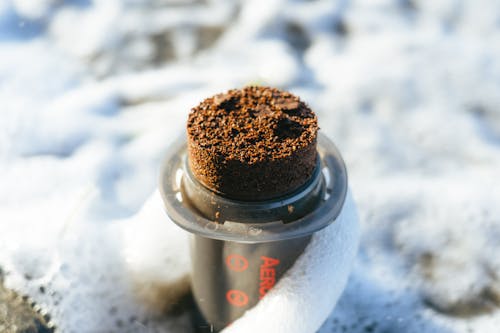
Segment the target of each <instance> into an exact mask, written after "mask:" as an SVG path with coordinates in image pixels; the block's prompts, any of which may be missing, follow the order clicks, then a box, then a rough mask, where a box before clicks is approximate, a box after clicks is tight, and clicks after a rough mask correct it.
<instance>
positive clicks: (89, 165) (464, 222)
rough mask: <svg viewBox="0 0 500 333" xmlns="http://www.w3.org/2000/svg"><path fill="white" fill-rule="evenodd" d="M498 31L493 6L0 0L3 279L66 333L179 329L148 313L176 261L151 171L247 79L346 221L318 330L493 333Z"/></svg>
mask: <svg viewBox="0 0 500 333" xmlns="http://www.w3.org/2000/svg"><path fill="white" fill-rule="evenodd" d="M498 22H500V4H499V3H498V2H496V1H488V0H446V1H429V0H377V1H373V0H350V1H348V0H334V1H326V0H315V1H298V0H289V1H285V0H279V1H278V0H272V1H269V0H268V1H246V2H241V1H225V0H210V1H176V0H174V1H167V0H135V1H131V0H130V1H121V0H94V1H85V0H66V1H51V0H43V1H41V0H40V1H26V0H16V1H14V0H12V1H10V0H7V1H3V2H0V101H1V103H2V111H1V112H0V185H1V186H0V189H1V190H0V267H2V269H3V270H4V271H5V272H6V273H7V275H6V277H5V284H6V285H7V286H8V287H10V288H14V289H16V290H18V291H20V292H21V293H22V294H26V295H29V296H30V297H32V298H33V299H34V300H35V301H37V303H38V304H39V305H40V306H41V307H42V308H44V309H46V310H48V311H49V312H50V314H51V315H52V318H53V321H54V323H56V324H57V326H58V327H59V328H60V330H61V331H62V332H71V331H75V330H71V329H70V328H71V327H77V330H76V331H78V332H99V331H119V332H148V331H155V332H180V331H188V329H187V328H186V327H187V326H186V325H187V322H188V318H187V316H186V315H185V314H184V315H180V316H175V315H164V316H162V315H160V312H161V309H163V308H164V307H165V306H166V303H165V302H167V301H165V300H169V299H170V298H168V297H176V295H175V293H173V294H172V293H171V292H172V290H177V291H178V292H179V293H181V292H182V291H183V290H185V288H187V287H186V284H187V282H186V275H187V274H188V273H189V265H188V263H187V260H188V259H187V257H186V252H187V250H185V249H184V248H183V247H184V246H185V245H186V241H185V238H184V237H185V235H183V234H182V233H181V232H180V231H179V230H177V229H176V228H175V227H174V226H172V225H171V223H169V221H168V219H167V217H166V216H165V215H164V214H163V212H161V211H160V210H161V207H160V205H159V204H158V200H157V199H158V198H157V197H156V194H155V188H156V186H157V178H158V174H157V172H158V168H159V165H160V161H161V160H162V157H163V155H164V152H165V150H166V149H167V148H168V146H169V144H170V142H172V141H173V140H174V139H175V138H176V137H177V136H178V135H179V134H180V133H181V132H182V128H183V126H184V122H185V119H186V116H187V113H188V111H189V109H190V108H191V107H192V106H194V105H195V104H196V103H197V102H198V101H200V100H201V99H202V98H204V97H206V96H209V95H211V94H214V93H217V92H220V91H223V90H225V89H229V88H233V87H240V86H243V85H245V84H249V83H258V84H268V85H273V86H278V87H280V88H284V89H288V90H290V91H292V92H295V93H297V94H298V95H299V96H301V97H302V98H303V99H304V100H305V101H306V102H308V103H309V104H310V106H311V107H312V108H313V109H314V110H315V112H316V113H317V114H318V116H319V118H320V126H321V131H322V132H323V133H325V134H327V135H328V136H329V137H330V138H331V139H333V140H334V141H335V143H336V144H337V146H338V147H339V148H340V151H341V152H342V154H343V157H344V159H345V160H346V163H347V167H348V171H349V182H350V187H351V189H352V193H353V197H354V200H355V201H356V203H357V206H358V211H359V213H360V221H361V231H362V237H361V243H360V251H359V254H358V256H357V258H356V260H355V262H354V270H353V273H352V274H351V277H350V279H349V282H348V283H347V286H346V289H345V291H344V293H343V295H342V297H341V298H340V300H339V303H338V304H337V306H336V308H335V310H334V311H333V312H331V313H330V315H329V316H328V319H327V320H326V322H325V323H324V324H323V327H322V328H321V329H320V332H346V331H349V332H355V333H356V332H410V333H411V332H426V333H433V332H439V333H442V332H444V333H455V332H456V333H461V332H486V333H488V332H492V333H493V332H497V331H498V327H499V326H500V312H499V309H498V308H499V306H500V279H499V276H500V261H499V259H498V256H497V253H499V251H500V245H499V242H498V237H499V235H500V211H499V208H498V204H497V201H498V198H500V193H499V192H500V177H499V176H500V173H499V171H498V170H500V112H499V110H498V105H500V94H499V91H500V43H499V40H500V27H499V24H498ZM155 198H156V199H155ZM163 219H165V220H163ZM144 286H151V288H147V287H146V288H145V287H144ZM41 287H43V288H41ZM41 290H44V292H41ZM163 295H167V296H165V298H162V297H161V296H163ZM168 295H170V296H168ZM335 298H336V296H335V295H332V297H331V299H330V301H332V302H333V301H334V299H335ZM270 299H271V298H270ZM269 302H271V301H269ZM330 305H332V304H330ZM321 309H324V308H321ZM255 310H256V311H254V312H249V313H248V315H249V318H250V317H251V316H252V315H254V314H255V313H257V314H258V313H259V310H258V309H257V308H256V309H255ZM255 316H257V315H255ZM252 318H253V317H252ZM313 318H316V319H314V320H317V318H319V317H314V316H313V317H311V321H307V318H301V319H300V320H302V321H304V325H307V324H308V323H309V324H311V326H307V327H313V326H314V325H313V323H312V320H313ZM244 320H245V319H242V321H241V322H240V324H238V325H241V331H244V330H245V327H243V326H244V324H243V323H244ZM236 327H237V324H236V323H235V326H234V331H236V330H237V329H236ZM247 327H251V326H250V324H249V325H248V326H247ZM300 327H302V326H300ZM304 327H305V326H304ZM231 330H233V328H231Z"/></svg>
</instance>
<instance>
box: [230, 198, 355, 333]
mask: <svg viewBox="0 0 500 333" xmlns="http://www.w3.org/2000/svg"><path fill="white" fill-rule="evenodd" d="M358 243H359V224H358V215H357V211H356V206H355V203H354V201H353V199H352V196H351V194H350V193H348V195H347V198H346V202H345V204H344V207H343V209H342V212H341V214H340V216H339V217H338V218H337V221H336V222H335V223H333V224H332V225H330V226H328V227H327V228H325V229H323V230H321V231H320V232H317V233H316V234H315V235H314V236H313V238H312V241H311V243H310V244H309V245H308V247H307V248H306V251H305V252H304V253H303V254H302V255H301V256H300V257H299V259H298V260H297V261H296V263H295V264H294V265H293V267H292V268H291V269H290V270H289V271H288V272H287V273H286V274H285V276H284V277H283V278H282V279H281V280H280V281H279V282H278V283H277V284H276V286H275V287H274V288H273V289H272V290H271V291H270V292H269V293H268V294H267V295H266V297H264V298H263V299H262V300H261V301H260V302H259V303H258V304H257V305H256V306H255V307H254V308H252V309H250V310H248V311H247V312H246V313H245V315H244V316H243V317H241V318H240V319H238V320H236V321H235V322H233V324H231V326H229V327H228V328H226V329H225V330H224V331H223V333H246V332H249V333H250V332H252V333H254V332H272V333H314V332H316V331H317V330H318V329H319V328H320V326H321V324H322V323H323V322H324V321H325V319H326V318H327V317H328V315H329V314H330V313H331V312H332V310H333V308H334V307H335V304H336V303H337V300H338V299H339V297H340V295H341V294H342V291H343V290H344V287H345V284H346V282H347V278H348V276H349V272H350V270H351V267H352V263H353V262H354V257H355V255H356V252H357V248H358Z"/></svg>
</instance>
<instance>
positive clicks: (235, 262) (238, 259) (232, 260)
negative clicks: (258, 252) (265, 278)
mask: <svg viewBox="0 0 500 333" xmlns="http://www.w3.org/2000/svg"><path fill="white" fill-rule="evenodd" d="M226 265H227V267H229V269H230V270H232V271H235V272H243V271H244V270H245V269H247V268H248V260H247V258H245V257H243V256H240V255H239V254H231V255H228V256H227V258H226Z"/></svg>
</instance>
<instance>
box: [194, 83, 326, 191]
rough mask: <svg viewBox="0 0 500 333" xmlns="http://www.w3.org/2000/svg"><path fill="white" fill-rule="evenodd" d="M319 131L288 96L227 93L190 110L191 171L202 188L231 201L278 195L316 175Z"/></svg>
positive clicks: (263, 91)
mask: <svg viewBox="0 0 500 333" xmlns="http://www.w3.org/2000/svg"><path fill="white" fill-rule="evenodd" d="M317 131H318V123H317V118H316V115H315V114H314V112H312V111H311V109H310V108H309V107H308V106H307V105H306V104H305V103H304V102H302V101H301V100H300V99H299V98H298V97H296V96H294V95H292V94H291V93H289V92H286V91H282V90H279V89H275V88H269V87H257V86H249V87H245V88H243V89H233V90H229V91H228V92H226V93H223V94H218V95H215V96H212V97H209V98H207V99H205V100H204V101H202V102H201V103H200V104H199V105H198V106H196V107H194V108H193V109H192V110H191V112H190V114H189V117H188V122H187V134H188V160H189V168H190V169H191V172H192V174H193V175H194V177H195V178H196V179H197V180H198V181H199V182H200V183H202V184H203V185H204V186H206V187H207V188H209V189H210V190H212V191H214V192H216V193H218V194H220V195H223V196H226V197H228V198H231V199H235V200H246V201H260V200H267V199H273V198H276V197H280V196H283V195H286V194H288V193H291V192H293V191H294V190H296V189H298V188H299V187H300V186H301V185H304V184H305V183H306V182H307V180H308V179H309V178H310V177H311V175H312V174H313V171H314V168H315V167H316V159H317V151H316V141H317Z"/></svg>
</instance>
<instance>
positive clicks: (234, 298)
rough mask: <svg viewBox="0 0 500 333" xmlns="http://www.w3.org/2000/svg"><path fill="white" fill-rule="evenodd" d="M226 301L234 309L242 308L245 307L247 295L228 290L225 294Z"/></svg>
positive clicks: (239, 291)
mask: <svg viewBox="0 0 500 333" xmlns="http://www.w3.org/2000/svg"><path fill="white" fill-rule="evenodd" d="M226 299H227V301H228V302H229V304H231V305H234V306H236V307H242V306H245V305H247V303H248V295H247V294H245V293H244V292H243V291H241V290H235V289H232V290H229V291H228V292H227V293H226Z"/></svg>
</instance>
